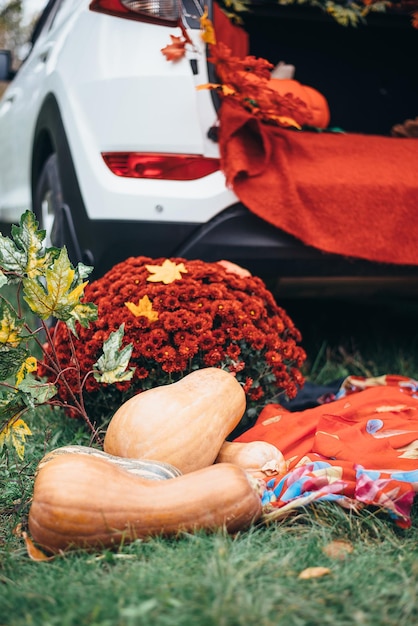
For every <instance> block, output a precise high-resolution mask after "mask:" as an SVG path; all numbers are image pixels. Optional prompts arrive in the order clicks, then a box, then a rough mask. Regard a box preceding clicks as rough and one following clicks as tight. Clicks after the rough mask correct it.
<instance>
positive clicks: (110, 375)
mask: <svg viewBox="0 0 418 626" xmlns="http://www.w3.org/2000/svg"><path fill="white" fill-rule="evenodd" d="M124 331H125V325H124V324H121V325H120V326H119V328H118V330H115V332H113V333H110V335H109V337H108V338H107V340H106V341H105V342H104V343H103V355H102V356H101V357H100V358H99V359H98V361H97V362H96V363H95V364H94V366H93V367H94V369H95V372H94V378H95V379H96V380H97V381H98V382H100V383H108V384H112V383H119V382H122V381H125V380H131V378H132V376H133V374H134V368H130V369H129V370H126V368H127V367H128V364H129V360H130V358H131V354H132V344H129V345H128V346H125V347H124V348H122V350H121V349H120V347H121V345H122V339H123V335H124Z"/></svg>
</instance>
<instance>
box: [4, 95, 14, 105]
mask: <svg viewBox="0 0 418 626" xmlns="http://www.w3.org/2000/svg"><path fill="white" fill-rule="evenodd" d="M15 98H16V94H15V93H11V94H10V96H6V98H5V99H4V101H5V102H9V103H10V104H13V102H14V101H15Z"/></svg>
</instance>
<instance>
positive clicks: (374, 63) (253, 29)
mask: <svg viewBox="0 0 418 626" xmlns="http://www.w3.org/2000/svg"><path fill="white" fill-rule="evenodd" d="M250 7H251V8H250V10H249V11H248V12H243V13H240V18H241V19H242V21H243V28H244V31H245V33H246V37H247V42H248V51H249V54H251V55H254V56H257V57H262V58H264V59H267V60H268V61H270V62H271V63H272V64H273V65H276V64H277V63H279V62H280V61H284V62H285V63H287V64H291V65H293V66H295V75H294V77H295V79H296V80H298V81H299V82H300V83H302V84H304V85H309V86H311V87H314V88H315V89H317V90H318V91H320V92H321V93H322V94H323V95H324V96H325V97H326V99H327V101H328V104H329V108H330V113H331V122H330V126H331V127H339V128H342V129H343V130H345V131H348V132H358V133H370V134H378V135H390V132H391V128H392V127H393V126H394V125H395V124H400V123H403V122H404V121H405V120H407V119H415V117H417V115H418V68H417V47H418V30H417V29H416V28H413V27H412V25H411V16H410V14H409V13H408V12H406V11H404V12H403V13H399V12H398V13H393V12H392V13H371V14H369V15H368V16H367V19H366V20H365V21H364V22H359V23H358V24H357V25H347V26H343V25H342V24H340V23H338V22H337V21H336V19H334V18H333V17H331V16H329V15H327V14H326V13H325V12H324V11H323V10H322V9H320V8H314V7H310V6H307V5H299V6H294V5H288V6H280V5H279V4H278V3H272V2H263V1H260V0H253V2H252V3H251V5H250Z"/></svg>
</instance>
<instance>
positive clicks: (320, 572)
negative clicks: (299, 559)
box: [298, 567, 331, 580]
mask: <svg viewBox="0 0 418 626" xmlns="http://www.w3.org/2000/svg"><path fill="white" fill-rule="evenodd" d="M328 574H331V570H330V568H329V567H307V568H306V569H304V570H302V571H301V573H300V574H299V576H298V578H300V579H303V580H308V579H309V578H321V576H327V575H328Z"/></svg>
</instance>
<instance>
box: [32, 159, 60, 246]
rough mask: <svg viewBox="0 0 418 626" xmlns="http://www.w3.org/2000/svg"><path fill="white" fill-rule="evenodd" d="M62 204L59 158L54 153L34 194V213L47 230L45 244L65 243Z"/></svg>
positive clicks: (45, 164) (43, 170)
mask: <svg viewBox="0 0 418 626" xmlns="http://www.w3.org/2000/svg"><path fill="white" fill-rule="evenodd" d="M62 204H63V197H62V184H61V179H60V175H59V170H58V158H57V155H56V154H55V153H53V154H51V155H50V156H49V157H48V158H47V160H46V161H45V163H44V165H43V167H42V169H41V173H40V175H39V178H38V181H37V183H36V188H35V196H34V213H35V215H36V218H37V220H38V221H39V228H41V229H44V230H45V231H46V237H45V245H46V246H47V247H50V246H56V247H57V248H61V247H62V246H63V245H64V233H63V232H62V229H61V228H60V223H61V220H60V219H59V212H60V210H61V207H62Z"/></svg>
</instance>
